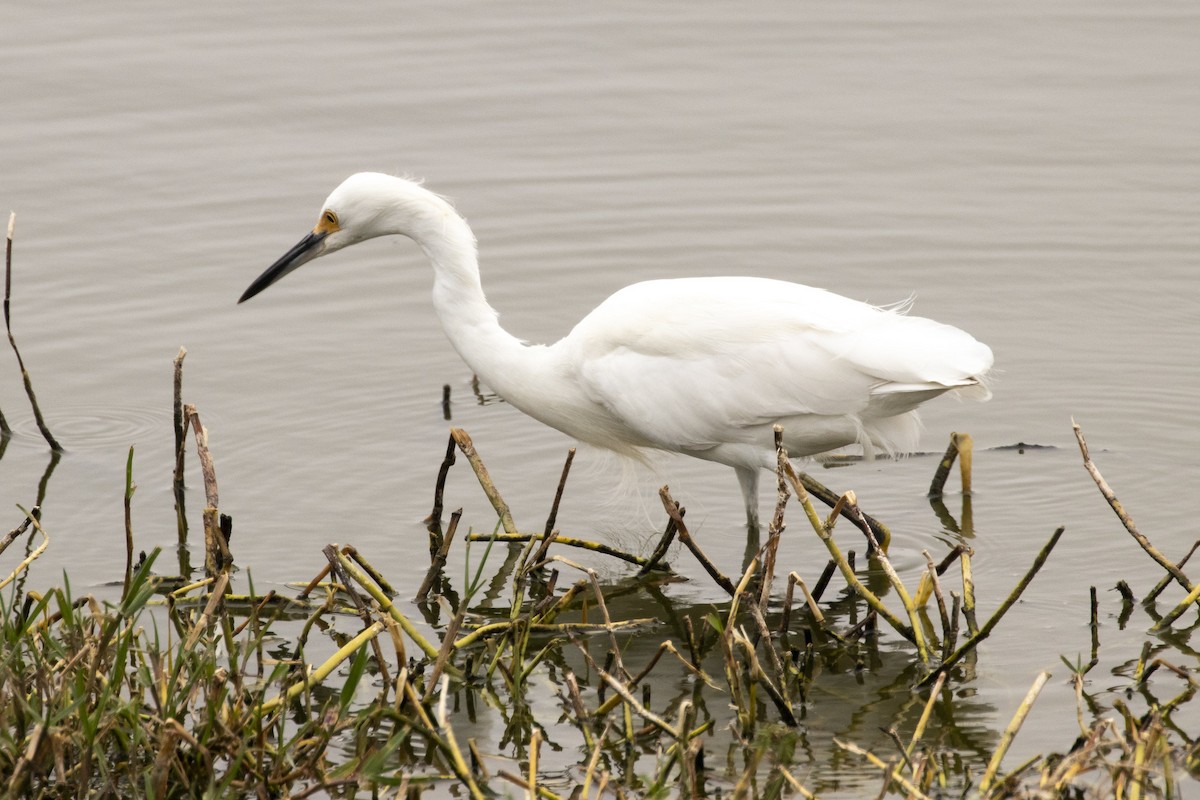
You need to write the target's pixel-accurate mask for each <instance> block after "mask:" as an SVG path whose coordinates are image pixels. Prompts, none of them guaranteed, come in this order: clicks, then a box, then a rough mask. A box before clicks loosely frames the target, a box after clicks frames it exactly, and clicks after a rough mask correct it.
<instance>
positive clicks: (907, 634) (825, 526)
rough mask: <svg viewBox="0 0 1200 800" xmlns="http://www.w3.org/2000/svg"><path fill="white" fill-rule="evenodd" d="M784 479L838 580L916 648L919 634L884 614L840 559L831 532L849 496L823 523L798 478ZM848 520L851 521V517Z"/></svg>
mask: <svg viewBox="0 0 1200 800" xmlns="http://www.w3.org/2000/svg"><path fill="white" fill-rule="evenodd" d="M788 479H789V480H790V481H791V484H792V490H793V491H794V492H795V493H796V498H797V499H798V500H799V501H800V504H801V505H802V506H803V507H804V512H805V514H806V515H807V516H808V521H809V524H811V525H812V528H813V531H814V532H815V533H816V534H817V537H818V538H819V539H820V540H821V541H822V543H824V545H825V549H826V550H828V551H829V555H830V557H831V558H832V559H833V561H834V562H835V563H836V564H837V565H838V569H840V570H841V572H842V577H843V578H845V580H846V583H847V584H849V585H850V588H851V589H853V590H854V592H855V594H857V595H858V596H859V597H861V598H862V599H863V600H865V601H866V603H867V605H868V606H870V607H871V610H872V611H874V612H875V613H876V614H878V615H879V616H880V617H883V619H884V620H886V621H887V623H888V624H889V625H891V626H892V628H893V629H895V631H896V632H897V633H899V634H900V635H901V636H903V637H904V638H905V639H907V640H908V641H910V642H912V643H913V644H916V643H917V637H918V636H919V634H916V633H914V629H913V628H910V627H909V626H907V625H905V624H904V622H902V621H901V620H900V618H899V617H897V616H896V615H895V614H893V613H892V612H891V611H890V610H888V608H887V606H885V605H884V604H883V601H882V600H880V599H879V597H878V596H876V595H875V593H874V592H872V591H871V590H870V589H868V588H867V587H866V585H865V584H863V582H862V581H860V580H859V579H858V576H857V575H856V574H854V567H853V566H852V565H851V564H850V562H849V561H847V559H846V557H845V556H843V555H842V551H841V548H839V547H838V546H837V543H836V542H835V541H834V540H833V532H832V528H833V526H834V524H836V521H837V518H838V515H839V514H846V513H847V509H848V508H849V505H848V500H850V499H852V498H853V493H852V492H847V494H845V495H842V497H841V498H839V500H838V502H837V503H835V504H834V510H833V512H832V513H831V514H830V515H829V522H828V523H825V522H823V521H822V520H821V518H820V517H818V516H817V512H816V509H814V508H813V505H812V500H810V499H809V497H808V491H807V490H806V489H805V487H804V485H803V484H802V483H801V482H800V480H799V478H797V477H796V475H795V473H794V472H792V471H791V470H788ZM864 518H865V517H864ZM851 519H853V518H852V517H851ZM871 533H872V536H874V530H873V529H872V531H871ZM889 535H890V534H889ZM881 552H882V548H881ZM910 602H911V601H910Z"/></svg>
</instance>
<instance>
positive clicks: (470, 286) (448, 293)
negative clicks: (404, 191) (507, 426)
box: [394, 189, 541, 399]
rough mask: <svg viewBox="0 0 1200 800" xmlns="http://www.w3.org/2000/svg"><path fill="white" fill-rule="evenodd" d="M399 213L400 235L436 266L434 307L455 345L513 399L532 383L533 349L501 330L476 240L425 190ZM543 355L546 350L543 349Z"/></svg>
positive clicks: (487, 380) (449, 208)
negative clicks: (525, 384)
mask: <svg viewBox="0 0 1200 800" xmlns="http://www.w3.org/2000/svg"><path fill="white" fill-rule="evenodd" d="M412 200H415V201H416V202H411V201H410V202H404V201H401V202H399V203H398V204H397V206H396V208H395V210H394V211H395V213H396V214H397V215H398V216H397V222H398V224H397V225H396V227H395V230H396V231H397V232H399V233H403V234H405V235H407V236H409V237H410V238H411V239H412V240H413V241H415V242H416V243H417V245H418V246H420V248H421V249H422V250H423V251H424V252H425V255H426V256H427V257H428V258H429V260H430V262H431V263H432V265H433V275H434V279H433V307H434V310H435V311H436V312H437V315H438V318H439V319H440V320H441V323H442V329H443V330H444V331H445V332H446V337H447V338H448V339H449V340H450V344H451V345H453V347H454V349H455V350H456V351H457V352H458V354H459V356H460V357H461V358H462V360H463V361H465V362H466V363H467V366H469V367H470V368H471V369H472V370H474V371H475V374H477V375H478V376H479V377H480V379H481V380H483V381H484V382H485V383H487V384H488V385H489V386H490V387H491V388H493V389H495V390H496V391H497V392H499V393H500V395H501V396H502V397H505V398H506V399H509V396H510V395H511V394H513V391H514V390H515V389H516V387H519V386H521V385H522V383H523V382H524V381H525V380H526V379H527V378H528V377H529V376H528V375H527V374H526V373H527V372H528V371H529V370H530V369H532V368H533V366H534V364H533V363H532V362H533V361H535V360H536V358H537V357H536V356H535V355H534V353H533V352H532V350H533V348H529V347H526V346H525V345H524V344H523V343H522V342H521V341H520V340H519V339H517V338H516V337H514V336H512V335H511V334H510V333H508V331H506V330H504V328H502V327H500V323H499V321H498V319H497V318H498V316H499V315H498V314H497V313H496V310H495V309H494V308H492V307H491V305H489V304H488V301H487V298H486V297H485V296H484V293H483V285H482V283H481V282H480V279H479V260H478V255H477V251H476V246H475V235H474V234H473V233H471V229H470V228H469V227H468V226H467V223H466V220H464V219H463V218H462V217H461V216H459V214H458V212H457V211H455V210H454V208H453V207H452V206H451V205H450V204H449V203H448V202H446V201H445V200H443V199H442V198H441V197H438V196H437V195H435V194H433V193H432V192H427V191H425V190H424V189H421V190H420V195H419V196H418V197H417V198H412ZM537 349H541V348H537Z"/></svg>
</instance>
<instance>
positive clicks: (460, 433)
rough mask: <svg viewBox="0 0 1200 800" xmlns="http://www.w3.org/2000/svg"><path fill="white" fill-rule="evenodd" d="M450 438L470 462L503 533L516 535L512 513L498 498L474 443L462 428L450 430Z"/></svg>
mask: <svg viewBox="0 0 1200 800" xmlns="http://www.w3.org/2000/svg"><path fill="white" fill-rule="evenodd" d="M450 436H451V437H453V439H454V441H455V443H456V444H457V445H458V449H459V450H460V451H462V454H463V455H464V456H466V457H467V461H469V462H470V464H471V469H472V470H473V471H474V472H475V477H476V478H478V479H479V485H480V486H481V487H483V493H484V494H486V495H487V498H488V500H489V501H490V502H491V504H492V508H494V509H496V514H497V515H499V517H500V525H501V527H503V528H504V532H505V533H517V525H516V523H515V522H513V518H512V513H511V512H510V511H509V509H508V503H506V502H504V498H503V497H501V496H500V492H499V491H498V490H497V489H496V484H495V483H493V482H492V478H491V476H490V475H489V474H488V471H487V467H485V466H484V465H483V459H482V458H480V457H479V453H478V452H477V451H476V450H475V443H474V442H472V441H471V437H470V436H469V435H468V434H467V432H466V431H464V430H463V429H462V428H451V429H450Z"/></svg>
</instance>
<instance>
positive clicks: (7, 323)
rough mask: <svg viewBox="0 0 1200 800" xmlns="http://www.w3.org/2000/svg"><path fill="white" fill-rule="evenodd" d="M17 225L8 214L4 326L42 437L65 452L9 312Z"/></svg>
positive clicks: (6, 427) (15, 218) (5, 427)
mask: <svg viewBox="0 0 1200 800" xmlns="http://www.w3.org/2000/svg"><path fill="white" fill-rule="evenodd" d="M16 225H17V215H16V212H12V213H10V214H9V215H8V239H7V243H6V244H5V247H4V328H5V329H6V330H7V331H8V343H9V344H10V345H12V351H13V354H14V355H15V356H16V357H17V367H18V368H20V370H21V380H22V381H23V382H24V383H25V395H26V396H27V397H28V398H29V405H30V406H32V407H33V419H34V421H35V422H36V423H37V427H38V430H39V431H41V433H42V438H43V439H45V440H46V444H48V445H50V449H51V450H53V451H54V452H56V453H61V452H63V447H62V445H61V444H59V443H58V440H57V439H55V438H54V434H52V433H50V428H48V427H47V426H46V420H45V419H44V418H43V417H42V409H41V407H39V406H38V401H37V395H35V394H34V393H33V380H32V379H31V378H30V377H29V370H27V369H26V368H25V360H24V359H23V358H21V351H20V350H18V349H17V340H16V338H15V337H14V336H13V332H12V318H11V316H10V313H9V299H10V298H11V296H12V252H13V231H14V230H15V228H16ZM4 432H5V434H6V435H7V434H10V433H11V432H12V431H11V429H10V428H9V427H8V422H7V420H5V422H4Z"/></svg>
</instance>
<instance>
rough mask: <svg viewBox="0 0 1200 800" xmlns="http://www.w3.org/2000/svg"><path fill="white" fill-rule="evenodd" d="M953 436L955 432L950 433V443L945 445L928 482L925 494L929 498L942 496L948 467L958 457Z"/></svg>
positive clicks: (948, 472)
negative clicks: (943, 451) (944, 450)
mask: <svg viewBox="0 0 1200 800" xmlns="http://www.w3.org/2000/svg"><path fill="white" fill-rule="evenodd" d="M954 437H955V434H953V433H952V434H950V444H948V445H946V452H945V453H943V454H942V458H941V460H940V461H938V465H937V469H936V470H934V473H933V480H932V481H930V482H929V492H928V494H927V495H926V496H927V497H929V498H931V499H932V498H935V497H941V496H942V491H943V490H944V489H945V488H946V480H947V479H948V478H949V477H950V469H951V468H952V467H953V466H954V461H955V459H957V458H958V446H957V444H956V443H955V441H954Z"/></svg>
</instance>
